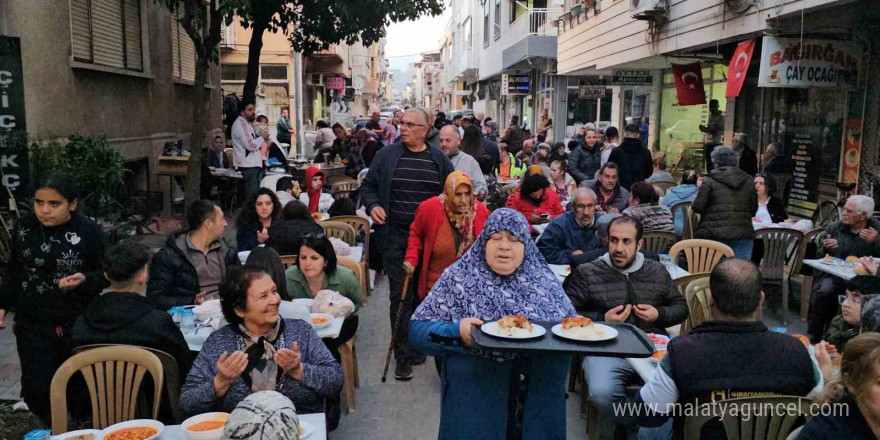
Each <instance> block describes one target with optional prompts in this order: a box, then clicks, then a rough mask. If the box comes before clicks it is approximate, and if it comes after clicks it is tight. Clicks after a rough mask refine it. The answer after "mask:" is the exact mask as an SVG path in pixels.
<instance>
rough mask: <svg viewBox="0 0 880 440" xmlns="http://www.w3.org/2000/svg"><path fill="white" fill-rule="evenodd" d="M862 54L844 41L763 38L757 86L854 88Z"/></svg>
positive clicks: (861, 61) (861, 62)
mask: <svg viewBox="0 0 880 440" xmlns="http://www.w3.org/2000/svg"><path fill="white" fill-rule="evenodd" d="M862 67H863V53H862V50H861V49H860V48H858V46H857V45H855V44H853V43H850V42H845V41H832V40H803V44H802V43H801V40H799V39H796V38H775V37H764V44H763V48H762V49H761V72H760V76H759V79H758V85H759V86H760V87H855V86H856V84H857V81H858V79H859V73H860V72H861V70H862Z"/></svg>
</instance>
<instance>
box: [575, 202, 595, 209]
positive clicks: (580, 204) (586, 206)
mask: <svg viewBox="0 0 880 440" xmlns="http://www.w3.org/2000/svg"><path fill="white" fill-rule="evenodd" d="M595 207H596V205H595V204H593V203H588V204H586V205H584V204H582V203H578V204H577V205H574V209H587V208H590V209H593V208H595Z"/></svg>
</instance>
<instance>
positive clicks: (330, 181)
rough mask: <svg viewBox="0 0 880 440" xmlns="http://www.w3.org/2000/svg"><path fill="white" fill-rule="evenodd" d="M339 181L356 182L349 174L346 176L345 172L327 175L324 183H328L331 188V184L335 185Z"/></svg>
mask: <svg viewBox="0 0 880 440" xmlns="http://www.w3.org/2000/svg"><path fill="white" fill-rule="evenodd" d="M339 182H355V183H357V180H355V179H352V178H351V177H350V176H346V175H345V174H334V175H332V176H327V180H326V182H325V183H326V184H327V185H330V187H331V188H332V187H333V185H336V184H337V183H339Z"/></svg>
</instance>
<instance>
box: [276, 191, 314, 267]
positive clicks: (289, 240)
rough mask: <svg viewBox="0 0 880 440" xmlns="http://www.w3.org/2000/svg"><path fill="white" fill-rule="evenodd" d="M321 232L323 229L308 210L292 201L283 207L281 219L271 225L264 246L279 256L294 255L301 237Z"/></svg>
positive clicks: (299, 203)
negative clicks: (273, 250)
mask: <svg viewBox="0 0 880 440" xmlns="http://www.w3.org/2000/svg"><path fill="white" fill-rule="evenodd" d="M323 232H324V228H322V227H321V225H319V224H318V223H317V222H316V221H315V219H314V218H312V216H311V214H309V208H306V205H304V204H302V203H301V202H298V201H296V200H294V201H292V202H290V203H288V204H287V205H286V206H284V209H282V210H281V218H279V219H278V220H275V221H274V222H273V223H272V226H271V227H270V228H269V240H268V241H267V242H266V246H268V247H270V248H272V249H275V252H278V253H279V254H280V255H296V254H297V252H299V246H300V241H301V239H302V236H303V235H305V234H321V233H323Z"/></svg>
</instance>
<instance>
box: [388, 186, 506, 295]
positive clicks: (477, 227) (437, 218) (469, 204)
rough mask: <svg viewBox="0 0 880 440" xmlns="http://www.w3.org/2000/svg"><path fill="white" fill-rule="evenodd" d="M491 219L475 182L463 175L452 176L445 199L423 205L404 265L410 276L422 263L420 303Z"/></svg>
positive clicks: (443, 197)
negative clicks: (478, 193)
mask: <svg viewBox="0 0 880 440" xmlns="http://www.w3.org/2000/svg"><path fill="white" fill-rule="evenodd" d="M488 217H489V210H488V209H487V208H486V205H483V203H481V202H480V201H478V200H477V199H476V197H474V182H473V180H471V178H470V176H468V175H467V174H466V173H464V172H462V171H454V172H452V173H451V174H449V177H447V178H446V183H445V184H444V185H443V193H442V194H441V195H439V196H436V197H431V198H430V199H428V200H425V201H424V202H422V203H421V204H419V207H418V208H417V209H416V218H415V220H414V221H413V223H412V226H410V228H409V240H408V242H407V247H406V258H405V259H404V262H403V267H404V268H405V269H406V272H407V273H409V274H412V273H414V272H415V270H416V267H417V266H419V263H420V262H421V269H420V271H419V278H418V279H419V281H418V288H417V289H416V292H417V293H418V295H419V300H423V299H425V296H427V295H428V292H429V291H430V290H431V287H433V286H434V283H435V282H437V279H439V278H440V275H442V274H443V271H444V270H445V269H446V268H447V267H449V266H451V265H452V263H455V260H457V259H458V257H460V256H461V255H462V254H463V253H464V252H465V251H467V250H468V248H470V247H471V244H473V242H474V240H476V239H477V237H478V236H479V235H480V232H481V231H482V230H483V225H484V224H485V223H486V219H487V218H488ZM442 219H446V220H447V221H443V220H442Z"/></svg>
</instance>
